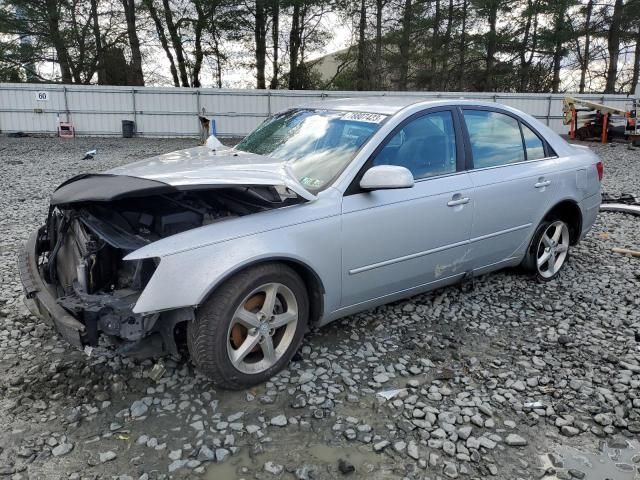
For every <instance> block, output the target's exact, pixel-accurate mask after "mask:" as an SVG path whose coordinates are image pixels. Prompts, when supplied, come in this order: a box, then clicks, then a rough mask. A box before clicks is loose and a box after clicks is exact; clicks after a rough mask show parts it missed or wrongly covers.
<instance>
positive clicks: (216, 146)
mask: <svg viewBox="0 0 640 480" xmlns="http://www.w3.org/2000/svg"><path fill="white" fill-rule="evenodd" d="M206 145H207V147H208V148H209V150H213V151H216V150H222V149H224V148H225V146H224V145H223V143H222V142H221V141H220V140H218V139H217V138H216V137H215V135H210V136H209V138H207V143H206Z"/></svg>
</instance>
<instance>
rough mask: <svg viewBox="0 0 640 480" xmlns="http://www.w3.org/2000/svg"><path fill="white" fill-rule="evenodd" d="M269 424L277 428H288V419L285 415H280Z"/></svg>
mask: <svg viewBox="0 0 640 480" xmlns="http://www.w3.org/2000/svg"><path fill="white" fill-rule="evenodd" d="M269 423H270V424H271V425H274V426H276V427H286V426H287V417H285V416H284V415H278V416H276V417H273V418H272V419H271V421H270V422H269Z"/></svg>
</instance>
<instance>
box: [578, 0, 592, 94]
mask: <svg viewBox="0 0 640 480" xmlns="http://www.w3.org/2000/svg"><path fill="white" fill-rule="evenodd" d="M592 13H593V0H589V3H588V4H587V14H586V18H585V21H584V54H583V55H582V62H581V64H580V86H579V89H578V91H579V92H580V93H584V89H585V86H586V80H587V70H588V69H589V55H590V54H591V14H592Z"/></svg>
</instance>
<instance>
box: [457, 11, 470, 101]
mask: <svg viewBox="0 0 640 480" xmlns="http://www.w3.org/2000/svg"><path fill="white" fill-rule="evenodd" d="M467 9H468V3H467V0H463V2H462V28H461V30H460V64H459V65H458V89H459V90H460V91H461V92H462V91H464V88H465V81H464V62H465V57H466V53H467V45H466V42H467V36H466V34H467Z"/></svg>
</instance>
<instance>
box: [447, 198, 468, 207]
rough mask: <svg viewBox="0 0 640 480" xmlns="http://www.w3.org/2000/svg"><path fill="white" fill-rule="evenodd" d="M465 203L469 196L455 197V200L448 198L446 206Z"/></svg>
mask: <svg viewBox="0 0 640 480" xmlns="http://www.w3.org/2000/svg"><path fill="white" fill-rule="evenodd" d="M465 203H469V197H464V198H456V199H455V200H449V201H448V202H447V206H448V207H456V206H458V205H464V204H465Z"/></svg>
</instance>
